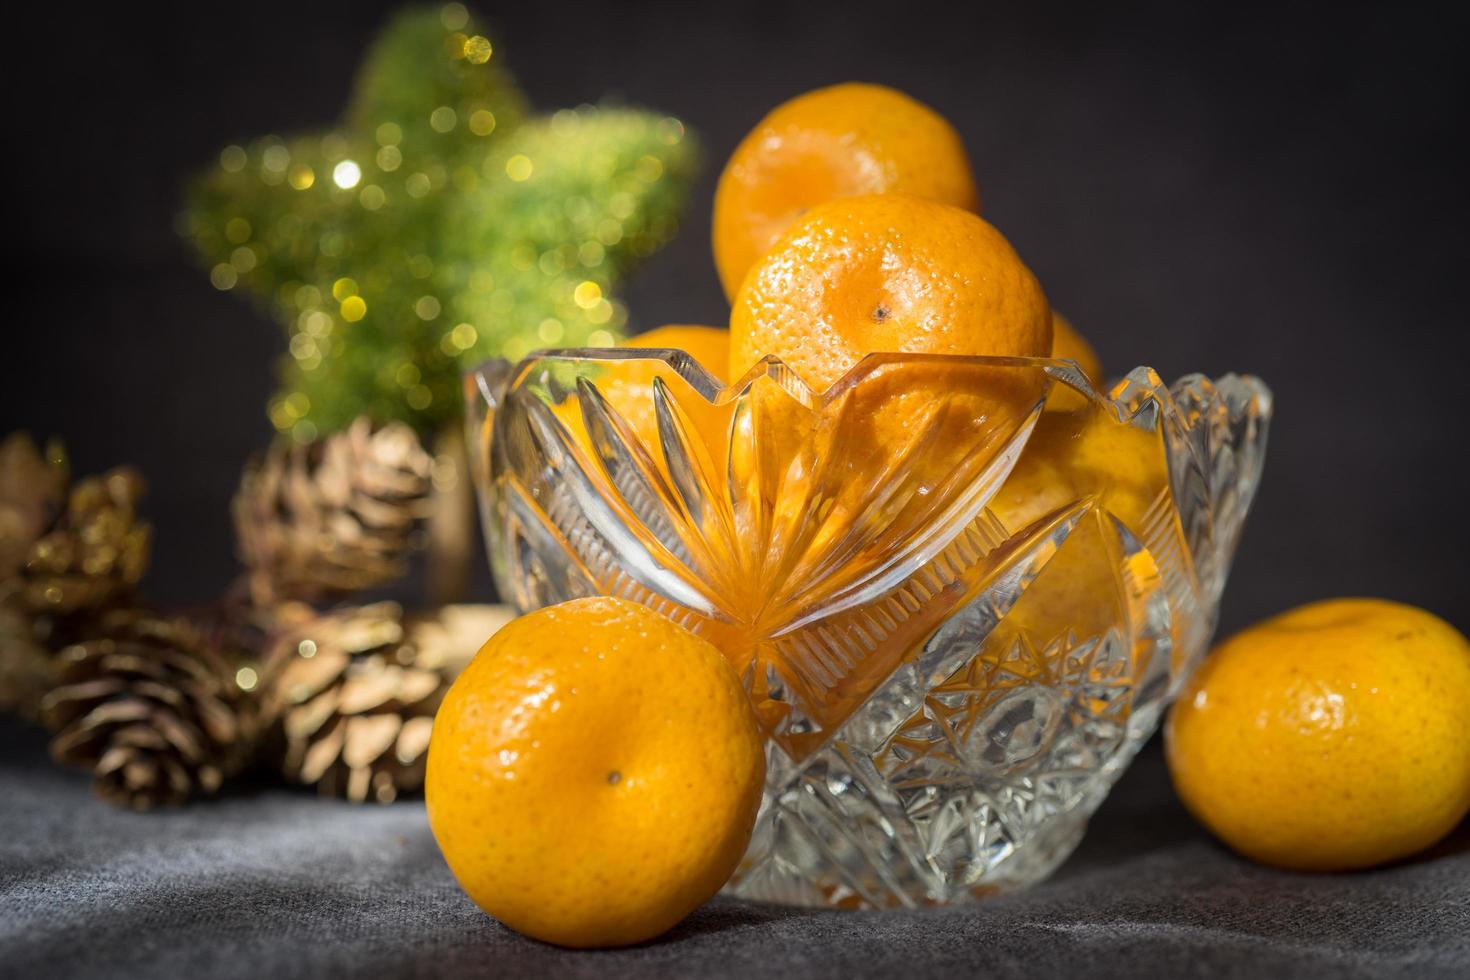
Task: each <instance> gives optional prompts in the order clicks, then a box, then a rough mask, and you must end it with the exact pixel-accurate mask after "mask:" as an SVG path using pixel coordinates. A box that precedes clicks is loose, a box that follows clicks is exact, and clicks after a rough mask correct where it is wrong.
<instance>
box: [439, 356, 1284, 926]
mask: <svg viewBox="0 0 1470 980" xmlns="http://www.w3.org/2000/svg"><path fill="white" fill-rule="evenodd" d="M466 395H467V398H466V402H467V406H468V413H469V419H468V424H469V433H470V440H469V441H470V446H471V460H472V471H473V474H474V479H475V483H476V487H477V490H478V495H479V500H480V504H481V507H482V516H483V518H484V521H483V523H484V527H485V531H486V538H487V543H488V546H489V552H490V561H491V566H492V569H493V571H494V576H495V580H496V583H497V585H498V587H499V589H500V592H501V595H502V596H503V597H504V598H505V599H506V600H507V601H510V602H512V603H514V604H515V605H516V606H517V607H519V608H520V609H521V610H522V611H529V610H531V609H535V608H537V607H540V606H543V605H547V604H550V603H555V602H561V601H564V600H567V599H572V598H575V597H578V596H586V595H595V594H597V595H614V596H621V597H625V598H628V599H633V600H636V601H638V602H642V603H645V604H647V605H649V606H651V607H652V608H654V609H655V610H657V611H659V612H661V613H663V614H665V615H667V616H669V617H670V618H671V619H673V620H675V621H677V622H679V623H681V624H683V625H684V626H686V627H688V628H690V629H692V630H694V631H695V632H698V633H700V634H703V635H704V636H706V637H708V638H709V639H710V640H711V641H712V642H713V643H714V644H715V645H716V646H717V647H719V648H720V649H721V650H722V651H723V652H724V653H725V654H726V656H728V657H729V658H730V659H731V660H732V662H733V663H734V664H735V666H736V668H737V671H738V672H739V674H740V676H741V678H742V680H743V682H744V684H745V687H746V690H747V691H748V692H749V694H750V698H751V702H752V704H753V705H754V708H755V712H756V715H757V717H758V718H759V720H760V723H761V725H762V726H763V729H764V733H765V735H766V740H767V777H766V779H767V781H766V789H765V798H764V800H763V802H762V806H761V810H760V815H759V817H758V818H757V822H756V828H755V833H754V836H753V838H752V841H751V844H750V848H749V851H748V852H747V853H746V855H745V858H744V860H743V862H742V863H741V865H740V868H739V869H738V871H737V872H736V874H735V875H734V877H733V878H732V879H731V881H730V883H729V884H728V886H727V891H728V892H730V893H733V894H735V895H739V896H743V897H748V898H752V899H760V900H766V901H775V902H782V903H791V904H800V905H818V906H841V907H884V906H915V905H932V904H944V903H950V902H959V901H966V900H970V899H974V898H977V897H982V896H985V895H989V894H993V893H995V892H996V891H1000V890H1006V889H1012V888H1017V887H1021V886H1025V885H1028V884H1031V883H1033V882H1036V881H1038V880H1040V879H1042V878H1043V877H1045V876H1046V875H1047V874H1048V873H1050V872H1051V871H1052V870H1053V869H1054V868H1055V867H1056V866H1057V865H1058V864H1060V863H1061V861H1062V860H1063V859H1065V858H1066V856H1067V855H1068V854H1069V853H1070V852H1071V850H1072V849H1073V848H1074V847H1075V846H1076V844H1077V843H1078V841H1079V840H1080V839H1081V836H1082V833H1083V831H1084V829H1085V827H1086V823H1087V820H1088V818H1089V817H1090V816H1091V814H1092V813H1093V811H1094V810H1095V809H1096V808H1097V806H1098V804H1099V803H1101V802H1102V799H1103V797H1104V796H1105V795H1106V794H1107V792H1108V789H1109V788H1110V787H1111V786H1112V784H1113V783H1114V781H1116V779H1117V778H1118V776H1119V774H1120V773H1121V772H1122V770H1123V768H1124V767H1125V766H1126V765H1127V764H1128V761H1129V760H1130V758H1131V757H1132V756H1133V754H1134V753H1135V752H1136V751H1137V749H1138V748H1139V746H1140V745H1141V744H1142V743H1143V742H1144V741H1145V740H1146V739H1147V738H1148V737H1149V735H1150V734H1151V733H1152V732H1153V731H1154V729H1155V727H1156V726H1157V724H1158V720H1159V716H1160V713H1161V711H1162V710H1163V708H1164V707H1165V706H1166V705H1167V704H1168V702H1169V699H1170V698H1171V697H1172V696H1173V695H1174V694H1175V692H1176V691H1178V689H1179V687H1180V686H1181V684H1182V683H1183V682H1184V681H1185V680H1186V679H1187V678H1188V676H1189V674H1190V673H1191V671H1193V669H1194V668H1195V667H1196V666H1197V665H1198V663H1199V661H1200V659H1201V658H1202V656H1203V655H1204V652H1205V648H1206V645H1207V643H1208V641H1209V638H1210V635H1211V633H1212V631H1213V629H1214V625H1215V618H1216V613H1217V610H1218V607H1219V600H1220V594H1221V590H1222V589H1223V587H1224V584H1225V578H1226V574H1227V571H1228V568H1229V564H1230V559H1231V555H1232V553H1233V551H1234V548H1235V543H1236V540H1237V538H1238V536H1239V533H1240V530H1241V526H1242V523H1243V521H1244V519H1245V514H1246V510H1247V509H1248V507H1249V505H1250V502H1251V498H1252V496H1253V494H1254V492H1255V489H1256V485H1257V481H1258V478H1259V476H1260V471H1261V463H1262V456H1263V452H1264V449H1265V443H1266V429H1267V423H1268V420H1269V417H1270V412H1271V396H1270V393H1269V392H1268V390H1267V389H1266V387H1265V386H1264V385H1263V384H1261V383H1260V382H1259V381H1258V380H1256V379H1254V378H1251V377H1240V376H1235V375H1227V376H1225V377H1223V378H1220V379H1218V380H1215V381H1211V380H1209V379H1207V378H1205V377H1202V376H1200V375H1191V376H1188V377H1185V378H1182V379H1180V380H1179V381H1177V382H1175V383H1174V384H1173V385H1165V384H1163V383H1162V382H1161V381H1160V379H1159V378H1158V376H1157V375H1156V374H1155V373H1154V372H1153V371H1152V370H1150V369H1148V368H1138V369H1135V370H1134V371H1132V372H1131V373H1129V374H1128V375H1127V376H1126V377H1125V378H1123V379H1122V380H1121V381H1119V382H1118V383H1117V384H1116V385H1115V386H1114V387H1113V388H1112V390H1111V391H1110V392H1109V393H1107V394H1101V393H1099V392H1097V391H1095V390H1094V389H1093V388H1092V387H1091V386H1090V385H1089V383H1088V381H1087V379H1086V378H1085V377H1084V375H1083V374H1082V373H1081V372H1080V371H1079V370H1078V369H1077V367H1076V365H1075V364H1073V363H1072V362H1070V361H1062V360H1049V359H1038V358H986V357H956V356H933V355H898V354H879V355H870V356H869V357H867V358H865V359H864V360H863V361H862V362H861V363H860V364H858V365H857V366H856V367H854V368H853V369H852V370H851V371H850V372H849V373H848V374H847V375H846V376H844V377H843V378H842V379H841V380H840V381H839V382H837V383H836V384H835V385H833V387H832V388H831V389H829V390H827V391H825V392H817V391H813V390H811V389H810V388H808V387H807V386H806V385H805V384H804V383H803V382H802V381H801V379H799V378H798V377H796V376H795V374H794V373H793V372H792V371H790V370H789V369H787V368H786V366H785V365H783V364H782V363H781V362H780V361H779V360H776V359H774V358H767V359H766V360H764V361H762V362H761V363H760V364H758V365H756V367H754V368H753V369H752V370H751V371H750V372H749V373H747V374H746V376H745V377H743V378H742V379H740V380H739V381H738V382H736V383H734V384H731V385H728V386H727V385H722V384H721V383H720V382H719V381H717V380H716V379H715V378H714V377H713V376H712V375H711V374H710V373H709V372H708V371H706V370H705V369H704V368H703V367H701V366H700V365H699V364H697V363H695V362H694V361H693V360H692V359H691V358H690V357H689V356H688V355H687V354H685V353H683V352H681V351H676V350H635V349H626V350H624V349H620V350H607V349H596V350H590V349H589V350H561V351H549V352H542V353H538V354H533V355H532V356H530V357H529V358H527V359H525V360H523V361H521V362H520V363H518V364H514V365H512V364H510V363H507V362H503V361H499V362H492V363H488V364H485V365H483V366H482V367H480V368H478V369H477V370H475V371H472V372H470V374H469V375H468V376H467V377H466ZM689 724H690V725H691V726H693V725H698V724H699V719H698V718H690V719H689Z"/></svg>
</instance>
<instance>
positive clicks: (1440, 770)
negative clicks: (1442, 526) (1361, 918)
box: [1165, 599, 1470, 871]
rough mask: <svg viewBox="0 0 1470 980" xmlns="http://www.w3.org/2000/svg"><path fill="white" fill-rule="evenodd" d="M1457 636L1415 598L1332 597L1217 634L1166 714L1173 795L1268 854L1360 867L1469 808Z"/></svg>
mask: <svg viewBox="0 0 1470 980" xmlns="http://www.w3.org/2000/svg"><path fill="white" fill-rule="evenodd" d="M1467 726H1470V643H1467V641H1466V639H1465V637H1464V636H1462V635H1461V634H1460V633H1459V632H1458V631H1456V630H1455V628H1454V627H1452V626H1450V625H1449V624H1448V623H1446V622H1445V621H1443V620H1441V619H1439V618H1438V617H1436V616H1433V615H1431V614H1430V613H1427V612H1425V611H1424V610H1422V609H1415V608H1414V607H1412V606H1406V605H1402V604H1400V603H1396V602H1386V601H1383V600H1379V599H1334V600H1329V601H1326V602H1317V603H1312V604H1310V605H1307V606H1302V607H1300V608H1297V609H1293V610H1291V611H1290V612H1286V613H1283V614H1281V615H1279V616H1276V617H1274V618H1272V619H1268V620H1266V621H1265V622H1263V623H1260V624H1258V625H1256V626H1253V627H1251V628H1249V629H1247V630H1244V631H1242V632H1240V633H1237V634H1236V635H1235V636H1233V637H1231V638H1230V639H1228V640H1226V641H1225V642H1224V643H1222V644H1220V646H1219V647H1218V648H1217V649H1216V650H1215V651H1214V652H1213V653H1212V654H1210V656H1209V657H1208V658H1207V659H1206V660H1205V662H1204V664H1203V666H1202V667H1201V668H1200V671H1199V673H1198V674H1197V675H1196V676H1195V678H1194V680H1193V682H1192V683H1191V684H1190V685H1189V686H1188V688H1187V689H1186V690H1185V691H1184V693H1183V694H1182V695H1181V696H1180V699H1179V701H1178V702H1177V703H1176V704H1175V706H1174V708H1173V710H1172V711H1171V712H1170V714H1169V720H1168V724H1167V726H1166V728H1165V737H1166V743H1165V744H1166V747H1167V750H1168V759H1169V768H1170V771H1171V772H1172V773H1173V776H1174V785H1175V787H1176V788H1177V789H1178V791H1179V795H1180V797H1181V798H1182V799H1183V800H1184V803H1185V805H1186V806H1187V807H1188V808H1189V809H1190V811H1191V812H1192V813H1194V815H1195V816H1196V817H1197V818H1198V819H1199V820H1200V821H1201V822H1202V823H1203V824H1204V825H1205V826H1206V827H1208V828H1209V829H1210V830H1211V831H1213V832H1214V833H1215V835H1216V836H1217V837H1219V838H1220V839H1221V840H1223V841H1224V842H1225V843H1226V844H1229V845H1230V846H1231V847H1232V848H1234V849H1235V850H1237V851H1239V852H1240V853H1241V854H1244V855H1246V856H1247V857H1250V858H1253V859H1254V860H1257V861H1261V862H1263V863H1266V864H1273V865H1278V866H1280V867H1284V868H1294V869H1298V870H1314V871H1341V870H1349V869H1353V868H1366V867H1371V866H1373V865H1376V864H1382V863H1384V862H1386V861H1393V860H1397V859H1399V858H1403V857H1407V856H1408V855H1410V854H1413V853H1415V852H1416V851H1420V850H1422V849H1424V848H1426V847H1428V846H1430V845H1431V844H1433V843H1435V842H1436V841H1438V840H1439V839H1440V838H1441V837H1443V836H1444V835H1445V834H1447V833H1449V832H1450V830H1451V829H1453V828H1454V826H1455V825H1456V824H1458V823H1459V822H1460V821H1461V820H1462V819H1464V817H1465V815H1466V813H1467V812H1470V738H1467Z"/></svg>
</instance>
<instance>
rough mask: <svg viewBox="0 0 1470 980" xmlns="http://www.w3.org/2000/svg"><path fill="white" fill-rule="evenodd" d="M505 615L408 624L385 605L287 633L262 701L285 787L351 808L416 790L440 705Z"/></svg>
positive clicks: (484, 612) (440, 616)
mask: <svg viewBox="0 0 1470 980" xmlns="http://www.w3.org/2000/svg"><path fill="white" fill-rule="evenodd" d="M511 615H512V614H511V612H510V611H509V609H508V608H506V607H504V606H446V607H444V608H443V609H441V610H439V611H438V612H437V613H436V614H433V615H424V616H421V617H412V618H409V619H407V620H405V619H404V616H403V611H402V609H401V608H400V607H399V606H398V605H397V604H396V603H391V602H381V603H375V604H372V605H368V606H359V607H354V608H348V609H341V610H337V611H334V612H329V613H325V614H322V615H320V616H317V617H315V618H313V619H311V620H309V621H307V622H305V623H304V624H303V625H301V626H300V627H298V628H296V629H293V630H289V631H287V633H286V634H285V635H284V636H282V637H281V638H280V639H279V640H278V641H277V643H276V645H275V647H274V648H273V652H272V653H270V654H268V656H267V663H269V664H271V665H272V666H271V667H270V668H269V673H268V682H269V688H268V690H267V692H266V695H265V697H266V700H267V704H268V707H267V709H266V710H267V711H268V712H270V713H271V715H272V716H273V717H275V718H276V719H277V726H278V728H279V730H280V732H281V734H282V735H283V736H284V742H285V758H284V762H283V770H284V772H285V774H286V776H287V778H288V779H290V780H292V781H293V782H297V783H302V784H305V785H315V786H316V787H317V788H318V790H319V791H320V792H322V793H323V794H326V795H335V796H345V797H347V798H348V799H350V800H353V801H354V802H362V801H364V800H367V799H373V800H377V801H378V802H383V803H386V802H390V801H392V800H393V799H395V798H396V797H397V796H398V795H399V794H400V793H405V792H417V791H419V790H420V789H422V788H423V782H424V764H425V762H426V760H427V753H428V747H429V732H430V730H431V728H432V727H433V721H434V712H435V711H436V710H437V709H438V707H439V702H440V701H441V700H443V698H444V694H445V692H446V691H447V690H448V689H449V685H450V684H451V683H452V682H453V681H454V678H455V677H456V676H458V674H459V671H460V670H462V669H463V668H464V665H465V664H467V663H468V662H469V660H470V658H471V657H473V656H474V654H475V653H476V652H477V651H478V650H479V648H480V646H481V645H482V644H483V643H484V642H485V640H486V638H488V637H489V636H490V634H491V633H493V632H494V631H495V630H496V629H498V628H499V627H500V626H501V625H503V624H504V623H505V622H507V621H508V620H509V619H510V618H511Z"/></svg>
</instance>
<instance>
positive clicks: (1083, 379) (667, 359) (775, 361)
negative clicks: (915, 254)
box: [465, 347, 1109, 408]
mask: <svg viewBox="0 0 1470 980" xmlns="http://www.w3.org/2000/svg"><path fill="white" fill-rule="evenodd" d="M548 360H555V361H566V362H573V363H575V362H586V363H594V364H595V363H604V364H605V363H607V362H610V361H649V360H652V361H660V362H662V363H664V364H666V365H668V367H669V368H670V369H671V370H672V371H673V372H674V373H675V374H677V375H678V376H679V377H680V378H682V379H683V380H684V382H685V383H686V384H688V385H689V387H690V388H692V389H693V390H694V391H695V392H696V393H698V394H699V395H700V396H701V397H702V398H704V399H705V400H706V401H708V402H709V403H710V404H712V405H723V404H725V403H727V402H730V401H732V400H734V399H735V398H738V397H740V396H741V395H743V394H744V393H745V392H747V391H749V390H750V388H751V387H752V386H753V385H754V384H755V382H756V381H757V380H759V379H760V378H763V377H766V378H770V379H771V380H772V381H774V382H775V383H776V384H778V385H779V386H780V387H781V388H782V389H784V390H785V391H786V393H787V394H788V395H790V396H791V397H792V398H793V399H795V400H796V401H798V402H800V403H801V404H802V405H806V406H808V407H812V408H820V407H824V406H826V405H828V404H830V403H832V402H834V401H836V400H837V399H838V398H840V397H842V396H843V395H845V394H846V393H847V392H848V391H850V390H851V389H853V388H855V387H857V386H858V385H859V384H861V383H862V382H863V381H864V380H865V379H866V378H868V377H869V376H871V375H872V374H874V373H875V372H877V371H878V370H880V369H882V368H884V367H887V366H889V365H893V364H928V365H946V364H947V365H951V366H965V367H996V368H1018V369H1024V368H1035V369H1039V370H1040V371H1041V372H1042V373H1043V374H1045V375H1046V376H1047V377H1049V378H1051V379H1053V380H1055V381H1060V382H1062V383H1064V384H1066V385H1067V386H1068V387H1069V388H1072V389H1074V390H1076V391H1077V392H1078V393H1080V394H1082V395H1083V396H1085V397H1086V398H1087V399H1088V400H1089V401H1098V402H1103V403H1107V402H1108V401H1109V399H1108V397H1107V396H1106V395H1105V394H1104V393H1103V392H1100V391H1098V390H1097V389H1096V388H1095V387H1093V383H1092V381H1091V380H1090V379H1089V378H1088V377H1087V375H1086V374H1085V373H1084V372H1083V370H1082V368H1081V366H1080V365H1079V364H1078V363H1077V362H1076V361H1075V360H1073V359H1071V358H1059V357H1020V356H1000V355H991V354H929V353H911V352H903V351H880V352H875V353H871V354H866V355H864V356H863V357H862V358H861V359H860V360H859V361H858V362H857V363H856V364H854V365H853V366H852V367H851V368H849V369H848V370H847V371H845V372H844V373H843V374H842V376H841V377H839V378H838V379H837V380H836V381H834V382H833V383H832V384H831V385H830V386H829V387H828V388H826V389H825V390H818V389H816V388H814V387H813V386H812V385H810V384H808V383H807V381H806V380H805V379H804V378H802V377H801V375H799V374H797V372H796V371H795V369H793V368H791V367H790V366H789V365H787V364H786V362H785V361H783V360H782V359H781V358H780V357H778V356H776V355H775V354H767V355H766V356H765V357H762V358H761V359H760V360H758V361H756V362H755V363H754V364H753V365H751V366H750V368H749V369H748V370H747V371H746V372H745V373H744V374H742V375H741V376H740V377H739V378H736V379H735V380H733V381H731V382H730V383H729V384H725V383H724V382H722V381H720V379H719V378H717V377H716V376H715V375H713V374H711V373H710V371H709V369H708V368H706V367H705V366H704V365H703V364H701V363H700V362H699V361H698V360H697V359H695V357H694V356H693V355H692V354H690V353H688V352H687V351H685V350H683V349H681V348H677V347H557V348H541V349H538V350H533V351H531V352H530V353H528V354H527V355H526V356H525V357H523V358H521V359H520V360H519V361H511V360H509V359H508V358H504V357H491V358H486V359H485V360H483V361H480V362H479V363H477V364H475V365H474V366H473V367H471V368H469V369H467V370H466V372H465V374H466V376H467V377H475V376H478V375H480V374H482V373H484V372H486V371H488V370H491V369H492V368H493V369H495V370H497V371H506V372H507V377H508V378H511V379H519V378H521V377H523V376H524V373H525V371H526V370H527V369H528V368H529V367H530V366H531V365H532V364H534V363H536V362H539V361H548ZM514 383H515V382H514V381H510V384H512V385H513V384H514ZM664 384H666V382H665V381H664V380H663V379H662V378H655V379H654V385H655V386H658V385H664Z"/></svg>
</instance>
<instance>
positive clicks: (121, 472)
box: [19, 467, 152, 616]
mask: <svg viewBox="0 0 1470 980" xmlns="http://www.w3.org/2000/svg"><path fill="white" fill-rule="evenodd" d="M143 491H144V484H143V478H142V477H141V476H139V475H138V473H137V472H136V471H134V470H132V469H130V468H128V467H119V468H117V469H114V470H110V471H108V472H107V473H104V474H102V475H101V476H95V477H88V478H87V479H85V480H80V481H78V482H77V483H76V484H74V485H73V486H72V488H71V493H70V494H69V495H68V497H67V502H66V508H65V510H63V511H62V512H61V513H60V515H59V516H58V517H57V519H56V520H55V522H54V524H53V525H52V526H51V528H50V530H48V531H47V532H46V533H45V534H43V535H41V536H40V537H39V538H38V539H37V540H36V541H35V542H34V543H33V544H32V545H31V547H30V549H29V552H28V554H27V557H26V561H25V565H24V567H23V568H22V569H21V571H20V574H19V593H20V600H21V602H22V603H23V604H24V605H25V606H26V607H27V608H28V609H30V610H31V611H32V612H34V613H37V614H51V615H60V616H67V615H73V614H76V613H83V612H90V611H94V610H98V609H101V608H102V607H104V606H107V605H109V604H111V603H114V602H116V601H118V600H119V599H120V598H122V597H124V596H126V595H128V594H129V593H131V592H132V591H133V589H134V588H135V587H136V586H137V584H138V581H139V579H141V578H142V577H143V572H144V570H145V569H146V568H147V567H148V547H149V539H150V537H151V534H152V529H151V528H150V527H149V526H148V525H147V524H146V523H143V522H142V521H139V520H138V516H137V504H138V501H139V500H140V499H141V498H142V496H143Z"/></svg>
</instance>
